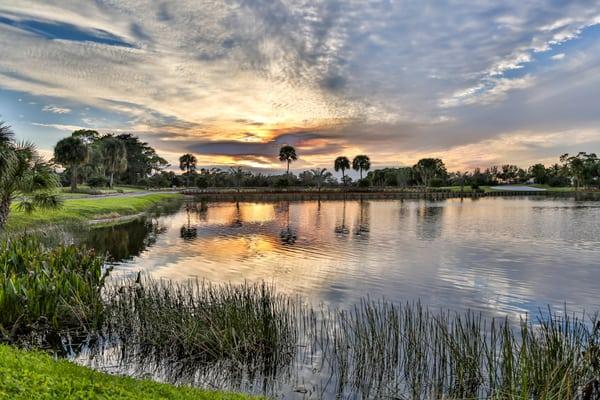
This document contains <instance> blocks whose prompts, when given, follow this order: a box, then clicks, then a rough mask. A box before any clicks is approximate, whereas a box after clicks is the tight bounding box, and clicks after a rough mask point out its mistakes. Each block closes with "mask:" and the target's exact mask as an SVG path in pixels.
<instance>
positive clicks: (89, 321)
mask: <svg viewBox="0 0 600 400" xmlns="http://www.w3.org/2000/svg"><path fill="white" fill-rule="evenodd" d="M103 265H104V259H103V258H101V257H97V256H96V255H95V253H94V252H93V251H88V250H86V249H84V248H78V247H75V246H58V247H56V248H54V249H52V250H49V249H46V248H45V247H44V246H43V245H42V244H41V243H40V241H39V240H38V239H35V238H33V237H22V238H19V239H16V240H8V241H4V242H3V243H1V244H0V341H6V340H9V341H10V340H13V339H15V338H18V337H19V336H21V335H28V334H30V333H31V332H33V331H38V333H39V330H40V327H41V329H42V330H45V331H46V332H59V331H63V330H64V331H66V330H69V329H78V328H83V329H86V328H89V327H92V326H96V327H97V326H99V323H100V321H101V316H102V314H103V312H102V308H103V305H102V299H101V297H100V290H101V288H102V286H103V285H104V279H105V274H104V273H103Z"/></svg>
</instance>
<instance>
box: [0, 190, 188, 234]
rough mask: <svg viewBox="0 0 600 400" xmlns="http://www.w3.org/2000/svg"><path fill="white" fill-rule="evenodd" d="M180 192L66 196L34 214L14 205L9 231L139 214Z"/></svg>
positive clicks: (173, 197)
mask: <svg viewBox="0 0 600 400" xmlns="http://www.w3.org/2000/svg"><path fill="white" fill-rule="evenodd" d="M180 198H181V196H180V195H179V194H170V193H157V194H148V195H143V196H131V197H103V198H93V197H91V198H82V199H67V200H65V201H64V203H63V206H62V207H61V208H60V209H58V210H50V211H47V210H38V211H35V212H33V213H31V214H27V213H25V212H22V211H18V210H17V207H16V205H13V207H12V209H11V213H10V216H9V218H8V223H7V230H8V231H19V230H24V229H29V228H36V227H40V226H43V225H64V224H86V223H87V222H88V221H90V220H97V219H108V218H115V217H120V216H127V215H133V214H138V213H141V212H144V211H147V210H149V209H151V208H153V207H156V206H158V205H160V204H164V203H168V202H172V201H176V200H178V199H180Z"/></svg>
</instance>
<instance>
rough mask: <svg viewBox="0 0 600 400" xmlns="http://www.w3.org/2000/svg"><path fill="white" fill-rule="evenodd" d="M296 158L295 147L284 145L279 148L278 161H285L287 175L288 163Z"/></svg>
mask: <svg viewBox="0 0 600 400" xmlns="http://www.w3.org/2000/svg"><path fill="white" fill-rule="evenodd" d="M297 159H298V156H297V155H296V149H295V148H294V147H293V146H289V145H285V146H283V147H281V149H279V161H281V162H286V163H287V175H289V174H290V163H292V162H294V161H296V160H297Z"/></svg>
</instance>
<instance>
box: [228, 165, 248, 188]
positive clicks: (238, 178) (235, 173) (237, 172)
mask: <svg viewBox="0 0 600 400" xmlns="http://www.w3.org/2000/svg"><path fill="white" fill-rule="evenodd" d="M229 175H231V177H232V178H233V181H234V182H235V187H236V188H237V191H238V192H239V191H240V188H241V186H242V180H243V179H244V175H246V173H245V172H244V170H243V169H242V167H237V168H234V167H229Z"/></svg>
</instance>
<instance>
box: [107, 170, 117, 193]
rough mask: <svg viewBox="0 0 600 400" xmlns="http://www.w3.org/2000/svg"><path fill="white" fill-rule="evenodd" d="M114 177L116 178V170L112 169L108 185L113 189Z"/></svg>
mask: <svg viewBox="0 0 600 400" xmlns="http://www.w3.org/2000/svg"><path fill="white" fill-rule="evenodd" d="M114 178H115V173H114V171H110V181H109V182H108V187H110V188H111V189H112V187H113V182H114Z"/></svg>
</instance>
